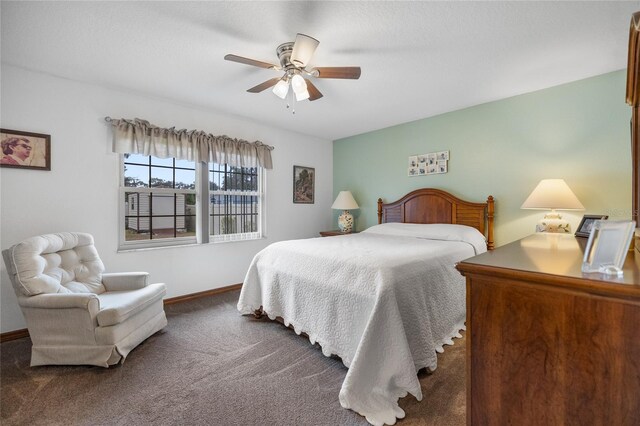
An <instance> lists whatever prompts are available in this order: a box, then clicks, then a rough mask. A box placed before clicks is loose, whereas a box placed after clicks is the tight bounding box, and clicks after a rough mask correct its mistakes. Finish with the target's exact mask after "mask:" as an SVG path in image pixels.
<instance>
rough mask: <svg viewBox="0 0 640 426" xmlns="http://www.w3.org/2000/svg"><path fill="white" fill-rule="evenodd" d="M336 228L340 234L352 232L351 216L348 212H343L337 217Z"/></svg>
mask: <svg viewBox="0 0 640 426" xmlns="http://www.w3.org/2000/svg"><path fill="white" fill-rule="evenodd" d="M338 228H340V232H344V233H345V234H346V233H348V232H351V231H353V216H352V215H351V213H349V210H344V211H343V212H342V214H341V215H340V216H338Z"/></svg>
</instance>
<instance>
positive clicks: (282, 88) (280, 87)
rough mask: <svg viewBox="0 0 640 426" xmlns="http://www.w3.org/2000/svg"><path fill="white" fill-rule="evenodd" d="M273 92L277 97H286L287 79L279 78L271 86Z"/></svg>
mask: <svg viewBox="0 0 640 426" xmlns="http://www.w3.org/2000/svg"><path fill="white" fill-rule="evenodd" d="M273 93H274V94H275V95H276V96H277V97H279V98H280V99H284V98H286V97H287V93H289V82H288V81H287V80H284V79H282V80H280V81H279V82H277V83H276V85H275V86H273Z"/></svg>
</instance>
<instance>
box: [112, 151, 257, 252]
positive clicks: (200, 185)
mask: <svg viewBox="0 0 640 426" xmlns="http://www.w3.org/2000/svg"><path fill="white" fill-rule="evenodd" d="M119 157H120V158H119V161H118V168H119V185H118V197H119V200H118V251H119V252H120V251H134V250H146V249H154V248H165V247H167V248H168V247H177V246H191V245H200V244H220V243H227V242H236V241H254V240H258V239H262V238H265V228H266V227H265V224H266V208H265V202H264V201H265V196H266V190H265V189H266V184H265V183H266V173H265V169H264V168H263V167H260V166H257V184H258V185H257V187H258V190H257V193H254V192H255V191H237V190H231V191H221V190H216V191H214V190H212V189H211V188H210V180H209V179H210V174H211V172H210V169H212V168H213V164H214V163H209V162H202V161H195V162H194V163H195V189H176V188H154V187H150V186H149V187H127V186H124V181H125V170H124V165H125V161H126V159H125V155H124V154H120V155H119ZM147 157H149V156H147ZM156 158H157V157H156ZM174 164H175V163H174ZM149 167H154V165H153V164H150V165H149ZM173 168H175V166H174V167H173ZM149 185H151V182H149ZM220 192H222V193H225V195H236V193H237V195H255V196H257V197H258V203H257V205H258V206H257V216H258V218H257V224H258V230H257V231H256V232H252V233H240V234H222V235H211V229H209V228H210V227H209V220H210V217H211V213H212V212H211V210H210V204H211V203H210V200H211V197H212V196H213V195H215V194H216V193H220ZM127 193H158V194H194V195H195V199H196V208H195V210H196V213H195V224H196V226H195V228H196V232H195V236H188V237H171V238H158V239H148V240H137V241H127V240H126V229H125V223H126V217H125V216H127V214H128V212H127V211H126V206H127V203H126V202H125V196H126V194H127ZM137 205H138V208H139V203H137ZM174 216H175V211H174ZM149 220H152V217H150V218H149ZM228 236H230V237H228ZM234 236H239V237H234Z"/></svg>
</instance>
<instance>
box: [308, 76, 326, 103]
mask: <svg viewBox="0 0 640 426" xmlns="http://www.w3.org/2000/svg"><path fill="white" fill-rule="evenodd" d="M304 81H306V82H307V90H308V91H309V101H315V100H316V99H320V98H321V97H322V93H320V91H319V90H318V88H317V87H316V86H314V84H313V83H312V82H311V81H310V80H309V79H306V78H305V79H304Z"/></svg>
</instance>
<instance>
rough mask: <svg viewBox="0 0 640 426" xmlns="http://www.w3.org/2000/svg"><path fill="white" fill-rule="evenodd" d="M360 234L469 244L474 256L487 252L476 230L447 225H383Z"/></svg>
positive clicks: (375, 226)
mask: <svg viewBox="0 0 640 426" xmlns="http://www.w3.org/2000/svg"><path fill="white" fill-rule="evenodd" d="M362 232H367V233H370V234H380V235H395V236H400V237H413V238H424V239H427V240H441V241H461V242H465V243H468V244H471V245H472V246H473V248H474V250H475V252H476V254H480V253H484V252H485V251H487V241H486V239H485V237H484V235H482V234H481V233H480V231H478V230H477V229H476V228H472V227H470V226H466V225H454V224H448V223H431V224H423V223H383V224H381V225H374V226H372V227H370V228H367V229H365V230H364V231H362Z"/></svg>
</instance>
